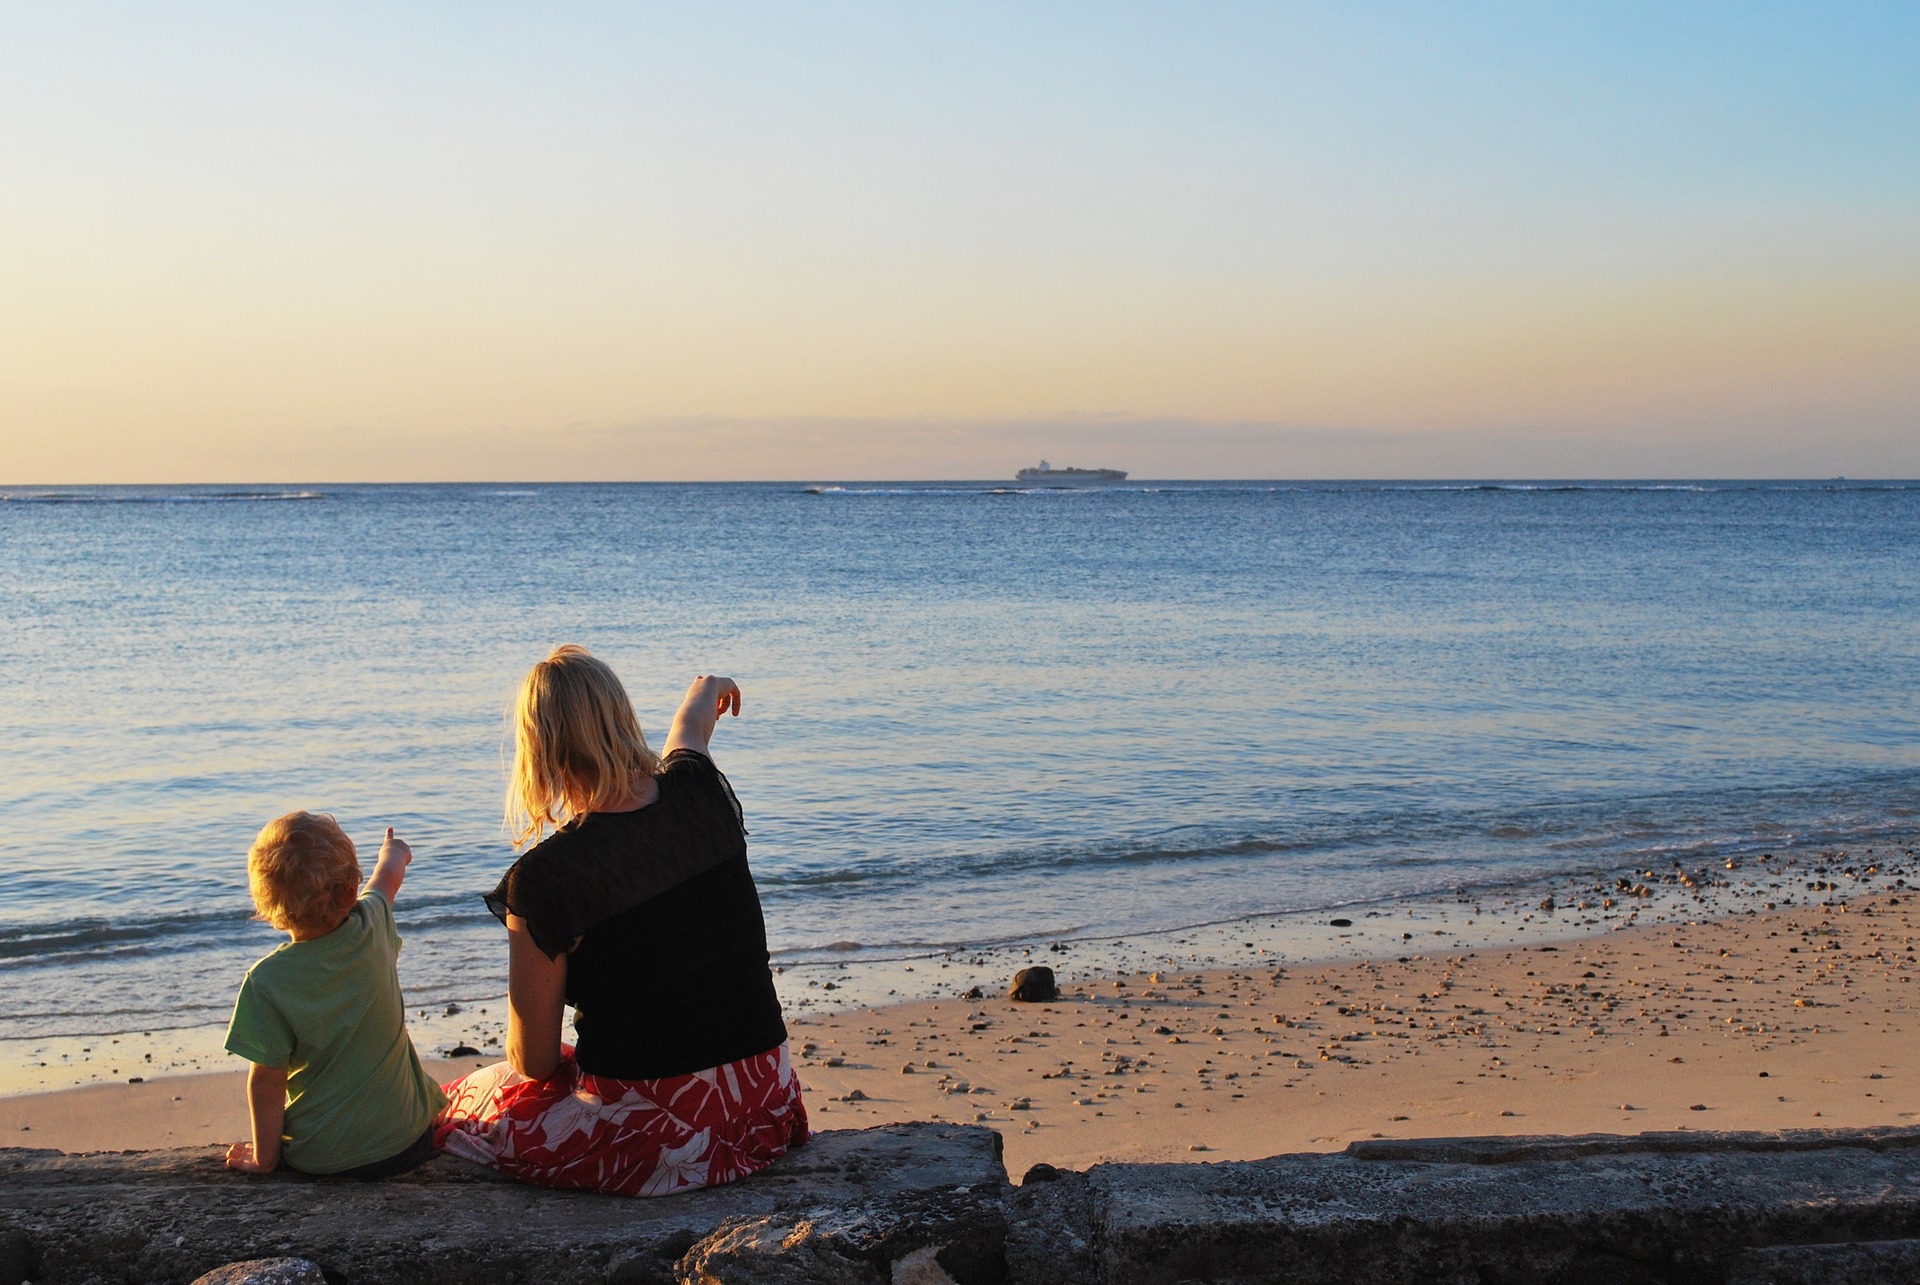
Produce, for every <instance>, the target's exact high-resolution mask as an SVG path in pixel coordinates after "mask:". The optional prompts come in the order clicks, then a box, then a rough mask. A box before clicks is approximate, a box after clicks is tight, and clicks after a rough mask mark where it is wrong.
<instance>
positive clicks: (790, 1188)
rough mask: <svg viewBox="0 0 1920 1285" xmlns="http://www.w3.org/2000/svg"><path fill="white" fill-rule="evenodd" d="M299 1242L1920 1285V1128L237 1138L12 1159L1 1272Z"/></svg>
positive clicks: (1030, 1273)
mask: <svg viewBox="0 0 1920 1285" xmlns="http://www.w3.org/2000/svg"><path fill="white" fill-rule="evenodd" d="M1196 1145H1198V1144H1196ZM503 1229H506V1230H508V1231H510V1233H511V1234H503ZM263 1241H264V1242H265V1243H263ZM276 1249H277V1250H279V1251H280V1252H281V1253H283V1254H287V1255H289V1256H292V1255H296V1254H297V1255H298V1256H299V1258H301V1259H304V1260H306V1262H307V1264H309V1265H311V1266H313V1267H315V1268H316V1270H323V1272H324V1276H325V1278H326V1279H329V1280H332V1281H334V1282H335V1283H336V1285H338V1283H339V1282H342V1281H349V1282H352V1285H389V1283H397V1282H413V1281H431V1282H434V1283H435V1285H478V1283H479V1282H494V1281H501V1282H522V1283H524V1285H539V1283H541V1282H547V1281H613V1282H618V1283H619V1285H666V1283H667V1282H669V1281H674V1282H678V1281H692V1282H705V1283H708V1285H718V1283H719V1282H729V1283H735V1285H737V1283H743V1282H744V1283H746V1285H757V1283H759V1282H767V1283H769V1285H771V1283H772V1282H801V1283H803V1285H805V1283H814V1285H850V1283H857V1285H1107V1283H1108V1282H1113V1283H1115V1285H1118V1283H1119V1282H1131V1281H1142V1282H1168V1283H1171V1282H1178V1281H1218V1282H1228V1283H1231V1282H1244V1283H1246V1285H1252V1282H1256V1281H1269V1280H1311V1281H1317V1282H1327V1283H1328V1285H1337V1283H1339V1282H1348V1281H1353V1282H1359V1281H1365V1282H1369V1283H1372V1282H1381V1283H1382V1285H1396V1283H1400V1282H1405V1283H1407V1285H1412V1283H1413V1282H1423V1283H1426V1285H1442V1283H1446V1285H1456V1283H1459V1285H1465V1283H1468V1282H1475V1281H1481V1282H1485V1281H1501V1282H1519V1281H1526V1282H1533V1283H1535V1285H1593V1283H1594V1282H1607V1283H1608V1285H1651V1283H1652V1282H1669V1283H1670V1285H1677V1283H1678V1282H1682V1281H1691V1282H1707V1281H1715V1282H1726V1283H1727V1285H1760V1283H1761V1282H1770V1283H1772V1285H1799V1283H1800V1282H1812V1281H1820V1282H1837V1283H1840V1285H1878V1283H1879V1282H1883V1281H1902V1282H1911V1281H1914V1280H1920V1128H1878V1129H1863V1130H1821V1129H1808V1130H1795V1131H1787V1132H1779V1133H1759V1132H1755V1133H1720V1134H1715V1133H1706V1132H1697V1131H1692V1130H1676V1131H1672V1132H1663V1133H1646V1134H1640V1135H1637V1136H1624V1135H1612V1134H1594V1135H1585V1136H1580V1137H1570V1138H1561V1137H1535V1138H1526V1137H1518V1138H1516V1137H1504V1138H1434V1139H1406V1140H1402V1139H1372V1140H1368V1141H1365V1142H1356V1143H1354V1144H1352V1145H1351V1146H1350V1147H1348V1149H1347V1150H1346V1151H1345V1152H1344V1153H1340V1154H1334V1155H1323V1154H1307V1155H1292V1156H1275V1157H1272V1158H1270V1159H1267V1160H1260V1161H1251V1162H1245V1161H1242V1162H1223V1163H1215V1164H1205V1165H1201V1164H1191V1163H1189V1164H1106V1165H1096V1166H1095V1167H1094V1168H1092V1169H1090V1170H1088V1171H1087V1172H1085V1173H1073V1172H1063V1171H1061V1170H1058V1169H1056V1168H1054V1167H1052V1166H1047V1165H1036V1166H1034V1167H1033V1168H1032V1169H1030V1170H1029V1171H1028V1173H1027V1175H1026V1180H1025V1181H1024V1182H1023V1184H1022V1185H1021V1186H1019V1187H1017V1188H1015V1187H1009V1186H1008V1185H1007V1182H1006V1171H1005V1169H1004V1167H1003V1166H1002V1164H1001V1156H1000V1150H999V1137H998V1135H996V1134H994V1133H992V1132H990V1131H988V1130H985V1129H972V1128H966V1127H962V1126H955V1125H931V1124H919V1125H890V1126H883V1127H880V1128H875V1129H867V1130H857V1131H856V1130H847V1131H839V1132H831V1133H823V1134H820V1135H817V1136H816V1137H815V1138H814V1140H813V1141H811V1142H809V1143H808V1144H807V1145H806V1146H804V1147H801V1148H798V1149H796V1150H795V1151H793V1152H792V1153H790V1154H789V1155H787V1156H785V1157H783V1158H782V1159H781V1160H780V1161H779V1162H778V1163H776V1164H775V1165H774V1166H773V1167H772V1168H770V1169H769V1170H767V1171H766V1172H765V1173H762V1174H759V1175H756V1176H755V1177H753V1178H750V1179H747V1180H745V1181H743V1182H740V1183H736V1184H733V1185H732V1186H728V1187H719V1188H715V1189H712V1190H709V1191H696V1192H689V1193H686V1194H684V1195H680V1196H675V1197H672V1198H670V1199H666V1200H629V1199H622V1198H614V1197H605V1196H596V1195H591V1194H587V1193H581V1192H560V1191H545V1190H541V1189H538V1188H532V1187H525V1186H521V1185H519V1184H516V1183H513V1182H510V1181H507V1180H505V1179H502V1178H500V1177H499V1175H497V1174H494V1173H492V1172H491V1171H489V1170H484V1169H478V1168H476V1167H473V1166H469V1165H464V1164H462V1163H461V1162H459V1161H456V1160H453V1159H450V1158H442V1159H440V1160H437V1161H435V1162H433V1163H432V1164H429V1165H426V1166H424V1167H423V1168H422V1169H420V1170H418V1171H416V1172H415V1173H413V1174H409V1175H406V1176H404V1177H402V1178H398V1179H394V1180H392V1181H390V1182H386V1183H340V1182H327V1181H324V1180H313V1179H307V1178H303V1177H301V1176H299V1175H294V1174H275V1175H269V1176H266V1177H247V1176H245V1175H240V1174H235V1173H233V1172H231V1171H229V1170H226V1169H225V1168H224V1167H223V1166H222V1164H221V1163H220V1150H219V1148H217V1147H208V1148H199V1149H192V1150H182V1151H171V1152H124V1153H113V1154H102V1155H90V1156H67V1155H63V1154H61V1153H59V1152H53V1151H27V1150H7V1151H0V1269H4V1271H0V1285H13V1282H15V1281H20V1280H22V1279H31V1280H32V1281H34V1282H36V1285H38V1283H40V1282H45V1283H46V1285H108V1283H109V1282H112V1283H114V1285H120V1283H122V1282H128V1281H174V1282H178V1281H185V1280H191V1279H193V1278H194V1277H195V1276H197V1275H199V1274H200V1273H204V1272H207V1271H208V1269H209V1268H212V1267H217V1266H218V1265H219V1264H223V1263H224V1264H227V1267H226V1268H222V1269H220V1270H222V1271H228V1272H233V1271H240V1270H243V1269H250V1268H256V1267H258V1266H259V1264H258V1262H257V1261H255V1262H246V1263H242V1262H236V1261H235V1260H238V1259H241V1258H243V1257H244V1256H245V1255H247V1254H249V1253H259V1252H260V1251H261V1250H276ZM209 1279H213V1280H224V1281H227V1282H229V1283H230V1285H239V1283H240V1282H242V1281H254V1280H256V1279H258V1278H256V1277H253V1276H245V1275H240V1276H229V1277H221V1276H214V1277H211V1278H209ZM288 1279H289V1280H290V1281H291V1280H301V1279H305V1280H311V1281H313V1282H314V1285H318V1280H317V1279H315V1278H314V1277H311V1276H309V1277H305V1278H301V1277H291V1278H288Z"/></svg>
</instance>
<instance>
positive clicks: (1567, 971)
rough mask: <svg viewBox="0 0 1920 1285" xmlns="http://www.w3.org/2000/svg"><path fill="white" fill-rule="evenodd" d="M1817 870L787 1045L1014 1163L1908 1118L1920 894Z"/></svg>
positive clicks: (224, 1126) (798, 1026)
mask: <svg viewBox="0 0 1920 1285" xmlns="http://www.w3.org/2000/svg"><path fill="white" fill-rule="evenodd" d="M1903 864H1904V863H1903ZM1817 869H1819V870H1821V871H1824V872H1826V874H1828V875H1830V876H1831V878H1830V879H1829V878H1825V877H1823V878H1820V879H1818V880H1811V881H1809V882H1808V883H1807V884H1806V887H1807V888H1808V889H1809V890H1811V891H1812V892H1813V894H1814V896H1813V897H1812V898H1811V899H1809V900H1806V901H1803V902H1802V903H1801V904H1798V905H1792V906H1788V905H1785V904H1780V903H1775V904H1777V908H1776V909H1771V910H1768V909H1762V908H1758V907H1755V906H1752V905H1749V906H1748V907H1747V908H1746V909H1738V908H1729V907H1722V909H1721V912H1720V913H1718V914H1717V915H1716V916H1715V917H1711V918H1704V919H1699V920H1696V921H1693V922H1672V923H1652V924H1633V925H1629V924H1627V923H1625V922H1624V921H1623V922H1617V923H1615V924H1614V925H1613V930H1612V931H1604V932H1599V931H1594V932H1589V933H1587V934H1585V935H1580V936H1572V937H1568V938H1563V939H1562V940H1559V941H1554V942H1537V944H1536V943H1535V942H1529V943H1524V944H1521V943H1514V944H1510V945H1504V946H1476V947H1473V948H1470V949H1456V950H1447V951H1437V952H1435V951H1428V952H1423V953H1406V954H1391V955H1378V956H1375V957H1371V958H1357V959H1342V960H1336V961H1332V962H1324V963H1292V962H1287V963H1280V964H1271V963H1267V962H1261V963H1258V964H1250V965H1246V966H1241V967H1225V968H1219V967H1216V968H1195V969H1188V970H1176V969H1174V968H1172V967H1163V968H1160V969H1157V970H1151V971H1148V970H1141V971H1131V972H1121V973H1118V974H1115V975H1111V976H1097V977H1086V978H1078V979H1077V978H1075V977H1073V976H1070V975H1068V974H1067V973H1066V972H1065V971H1064V970H1063V973H1062V986H1061V994H1060V997H1059V999H1058V1000H1057V1001H1054V1002H1051V1003H1038V1004H1023V1003H1014V1002H1013V1001H1011V1000H1009V999H1007V998H1006V997H1005V995H1004V993H1001V992H998V991H987V990H985V988H984V987H983V988H982V993H981V995H980V997H979V998H964V997H963V998H955V999H938V1000H930V1001H917V1002H910V1003H896V1004H888V1005H880V1006H874V1007H868V1008H861V1009H853V1010H847V1011H841V1012H828V1013H819V1014H811V1013H800V1014H797V1015H795V1016H794V1017H793V1018H792V1020H791V1021H790V1026H791V1035H792V1038H791V1044H792V1048H793V1050H794V1054H795V1060H796V1063H797V1065H798V1066H799V1068H800V1073H801V1076H802V1079H803V1080H804V1082H805V1084H806V1086H807V1090H808V1106H809V1110H810V1111H811V1113H812V1115H813V1119H814V1122H815V1124H816V1126H817V1127H819V1128H823V1129H835V1128H853V1127H860V1126H864V1125H871V1124H879V1123H883V1122H887V1121H895V1120H926V1119H933V1120H952V1121H962V1122H969V1123H972V1122H978V1123H982V1124H985V1125H988V1126H990V1127H992V1128H994V1129H997V1130H999V1131H1000V1132H1001V1133H1002V1135H1003V1136H1004V1137H1005V1139H1006V1156H1007V1165H1008V1168H1009V1170H1010V1171H1011V1172H1012V1173H1013V1174H1014V1175H1015V1177H1016V1178H1018V1176H1019V1175H1021V1174H1022V1173H1023V1172H1024V1171H1025V1170H1026V1168H1027V1167H1028V1166H1029V1165H1032V1164H1035V1163H1039V1162H1043V1161H1044V1162H1046V1163H1050V1164H1053V1165H1056V1166H1062V1167H1071V1168H1082V1167H1085V1166H1087V1165H1089V1164H1093V1163H1096V1162H1099V1161H1102V1160H1179V1161H1207V1160H1224V1159H1252V1158H1256V1157H1260V1156H1265V1155H1274V1154H1279V1153H1283V1152H1291V1151H1331V1150H1337V1149H1339V1148H1341V1147H1344V1146H1345V1145H1346V1144H1347V1143H1348V1142H1350V1141H1353V1140H1355V1139H1358V1138H1374V1137H1431V1136H1446V1135H1463V1134H1531V1133H1584V1132H1612V1133H1637V1132H1641V1131H1644V1130H1666V1129H1775V1128H1802V1127H1823V1126H1825V1127H1857V1126H1866V1125H1894V1124H1908V1123H1912V1122H1914V1121H1916V1120H1920V1074H1917V1073H1916V1072H1915V1071H1914V1069H1913V1068H1914V1066H1915V1064H1916V1062H1917V1061H1920V1058H1916V1054H1917V1053H1920V1042H1917V1040H1916V1034H1917V1032H1916V1027H1915V1023H1914V1006H1915V999H1916V997H1915V990H1916V987H1915V979H1916V978H1917V977H1920V963H1917V962H1916V956H1915V950H1916V946H1917V944H1920V939H1917V938H1916V934H1915V924H1914V918H1915V909H1916V898H1917V897H1920V894H1916V893H1915V892H1914V891H1912V890H1911V889H1909V888H1907V887H1906V886H1905V885H1904V881H1899V880H1895V881H1893V885H1894V886H1893V887H1892V888H1891V889H1890V888H1889V887H1888V882H1887V881H1886V880H1885V879H1884V878H1883V879H1881V880H1873V879H1872V878H1871V877H1870V876H1867V875H1866V874H1865V872H1868V871H1874V872H1879V873H1882V874H1890V873H1892V872H1891V871H1886V872H1880V871H1878V868H1877V867H1874V866H1871V865H1869V864H1868V862H1866V861H1860V862H1859V863H1858V864H1854V863H1848V864H1847V865H1846V866H1845V868H1844V871H1843V869H1842V868H1841V866H1840V865H1839V858H1836V860H1835V863H1834V865H1833V867H1832V868H1831V869H1830V870H1829V869H1828V868H1827V867H1824V866H1823V867H1818V868H1817ZM1801 873H1807V872H1806V871H1803V872H1801ZM1856 874H1859V875H1861V876H1862V877H1861V878H1859V880H1858V882H1856ZM1875 884H1877V888H1873V885H1875ZM1771 886H1772V887H1774V888H1779V887H1780V886H1781V885H1780V884H1779V883H1777V882H1776V883H1775V884H1773V885H1771ZM1870 888H1873V890H1869V889H1870ZM1796 891H1797V889H1796ZM1771 895H1774V896H1780V895H1781V894H1779V893H1774V894H1771ZM1735 904H1736V905H1737V903H1735ZM1403 936H1404V937H1406V938H1407V939H1408V941H1407V947H1403V948H1410V947H1411V945H1412V943H1411V940H1410V938H1411V934H1404V935H1403ZM1003 984H1004V983H1003ZM484 1060H485V1059H482V1058H465V1059H439V1060H435V1061H432V1062H431V1063H430V1068H431V1070H432V1071H433V1073H434V1074H436V1075H437V1076H440V1077H442V1078H443V1079H444V1078H452V1077H453V1076H455V1075H458V1074H460V1073H461V1072H462V1071H463V1070H466V1069H470V1068H471V1067H473V1066H476V1065H480V1064H482V1062H483V1061H484ZM244 1129H245V1109H244V1101H243V1094H242V1080H241V1075H240V1073H239V1072H237V1071H233V1072H221V1073H212V1074H196V1075H162V1076H157V1077H154V1078H152V1079H147V1080H144V1081H143V1082H142V1083H138V1084H125V1083H116V1084H98V1085H90V1086H85V1087H81V1088H74V1089H65V1090H61V1091H57V1092H51V1093H38V1094H27V1095H23V1096H16V1097H11V1098H4V1099H0V1135H4V1136H5V1137H6V1138H7V1139H8V1141H9V1143H10V1144H11V1145H14V1146H32V1147H55V1148H59V1149H62V1150H68V1151H86V1150H119V1149H140V1148H149V1147H165V1146H184V1145H193V1144H199V1143H210V1142H221V1141H228V1140H231V1139H234V1138H238V1137H241V1136H243V1132H244Z"/></svg>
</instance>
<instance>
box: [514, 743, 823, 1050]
mask: <svg viewBox="0 0 1920 1285" xmlns="http://www.w3.org/2000/svg"><path fill="white" fill-rule="evenodd" d="M654 780H655V781H656V782H657V783H658V784H659V786H660V797H659V798H658V799H656V800H655V801H654V802H652V803H649V804H648V805H647V806H646V807H644V808H640V809H638V810H637V811H633V812H593V813H589V814H588V815H587V816H585V817H582V818H580V819H578V820H577V821H574V822H571V823H569V824H568V825H567V826H566V827H565V828H563V829H561V830H560V831H558V832H557V833H555V834H553V835H550V836H549V837H548V838H547V839H546V840H544V841H543V842H541V843H539V844H537V845H535V846H534V847H533V848H532V849H531V850H530V851H528V852H527V853H526V854H525V855H524V856H522V857H521V858H520V859H519V860H518V861H516V862H514V863H513V867H512V869H510V870H508V871H507V873H506V877H505V878H503V879H501V880H500V886H499V887H497V888H495V889H494V890H493V891H492V892H491V893H489V894H487V899H486V900H487V906H488V908H489V909H491V910H492V911H493V913H494V914H496V915H498V916H500V918H501V920H502V921H504V920H505V919H506V917H507V913H508V912H509V911H511V912H512V913H513V914H516V915H518V916H520V917H521V918H522V919H524V920H526V921H527V932H528V934H529V935H530V936H532V938H533V942H534V944H535V945H536V946H538V947H539V948H540V949H541V950H542V951H544V952H545V953H546V955H547V957H548V958H550V959H557V958H559V957H560V956H561V955H562V954H568V952H569V951H570V952H571V954H570V955H569V958H568V960H567V996H566V998H567V1003H569V1004H571V1005H572V1006H573V1009H574V1014H573V1026H574V1030H575V1032H576V1033H577V1034H578V1036H579V1041H578V1043H577V1044H576V1046H575V1048H574V1057H575V1058H576V1060H577V1061H578V1062H579V1064H580V1069H581V1070H583V1071H588V1072H591V1073H592V1074H594V1075H608V1076H613V1077H615V1078H617V1079H623V1080H651V1079H658V1078H660V1077H662V1076H668V1075H686V1074H689V1073H690V1072H693V1071H704V1070H706V1069H707V1068H709V1067H715V1066H721V1065H724V1064H725V1063H728V1062H733V1061H737V1060H739V1059H740V1058H744V1057H752V1056H753V1055H754V1054H756V1053H764V1052H766V1051H767V1050H768V1049H770V1048H773V1047H775V1046H776V1045H778V1044H780V1043H781V1042H782V1041H784V1040H785V1039H786V1038H787V1027H786V1023H785V1022H783V1021H782V1020H781V1018H780V1000H779V998H778V997H777V996H776V995H775V994H774V990H773V974H772V972H771V971H770V970H769V969H768V967H767V927H766V922H765V920H763V919H762V918H761V915H760V894H759V892H758V891H757V890H756V889H755V888H754V886H753V875H752V873H751V872H749V871H748V869H747V838H746V833H747V832H746V827H745V826H744V825H743V824H742V823H741V816H740V802H739V800H738V799H736V798H734V795H733V787H732V786H730V785H728V784H727V778H726V777H725V776H722V775H721V773H720V769H719V768H717V767H715V766H714V765H713V760H712V759H710V758H708V757H707V756H706V755H704V754H701V753H699V752H697V751H695V750H675V751H674V752H673V753H672V754H669V755H668V756H667V757H666V760H665V762H664V763H663V764H662V766H661V771H660V775H659V776H657V777H655V778H654ZM576 942H577V944H576Z"/></svg>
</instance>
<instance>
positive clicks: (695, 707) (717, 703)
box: [661, 674, 740, 755]
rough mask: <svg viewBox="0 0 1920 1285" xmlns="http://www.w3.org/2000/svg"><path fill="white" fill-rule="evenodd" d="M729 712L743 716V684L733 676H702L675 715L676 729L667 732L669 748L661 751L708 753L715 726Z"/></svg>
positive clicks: (688, 691)
mask: <svg viewBox="0 0 1920 1285" xmlns="http://www.w3.org/2000/svg"><path fill="white" fill-rule="evenodd" d="M729 711H731V713H732V714H733V716H734V717H735V718H738V717H740V684H738V683H736V682H734V681H733V680H732V679H731V678H719V677H716V676H714V675H712V674H702V675H700V677H698V678H696V679H694V680H693V686H691V687H689V688H687V695H686V699H685V700H682V701H681V702H680V712H679V713H677V714H675V715H674V716H673V728H672V730H671V731H669V732H668V733H667V747H666V749H664V750H663V751H661V753H662V754H663V755H665V754H671V753H673V752H674V751H675V750H699V751H700V752H701V753H702V754H705V753H706V752H707V742H708V741H710V740H712V739H713V728H714V725H715V724H716V723H718V722H719V721H720V716H721V715H722V714H725V713H728V712H729Z"/></svg>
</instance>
